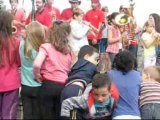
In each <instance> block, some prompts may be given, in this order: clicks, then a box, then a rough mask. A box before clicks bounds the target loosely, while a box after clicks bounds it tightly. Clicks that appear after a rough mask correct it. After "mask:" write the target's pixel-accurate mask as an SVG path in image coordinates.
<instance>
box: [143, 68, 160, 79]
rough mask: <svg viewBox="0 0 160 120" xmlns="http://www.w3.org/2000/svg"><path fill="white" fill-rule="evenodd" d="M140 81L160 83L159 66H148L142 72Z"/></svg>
mask: <svg viewBox="0 0 160 120" xmlns="http://www.w3.org/2000/svg"><path fill="white" fill-rule="evenodd" d="M142 80H143V81H146V80H155V81H157V82H160V67H159V66H149V67H147V68H145V69H144V70H143V73H142Z"/></svg>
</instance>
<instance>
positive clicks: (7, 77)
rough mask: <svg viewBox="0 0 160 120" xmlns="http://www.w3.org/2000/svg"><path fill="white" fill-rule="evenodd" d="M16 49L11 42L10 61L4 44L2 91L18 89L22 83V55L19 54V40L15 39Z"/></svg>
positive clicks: (0, 69) (0, 85) (0, 73)
mask: <svg viewBox="0 0 160 120" xmlns="http://www.w3.org/2000/svg"><path fill="white" fill-rule="evenodd" d="M13 42H14V44H15V49H14V47H13V46H11V43H10V46H9V48H10V61H11V64H9V63H8V60H7V56H6V49H5V47H4V46H3V48H2V53H3V58H4V65H0V92H6V91H10V90H15V89H18V88H19V87H20V85H21V82H20V74H19V67H20V56H19V41H18V40H13Z"/></svg>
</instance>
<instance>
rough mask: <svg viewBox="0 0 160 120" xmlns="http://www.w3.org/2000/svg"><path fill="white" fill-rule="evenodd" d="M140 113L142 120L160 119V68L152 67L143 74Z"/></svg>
mask: <svg viewBox="0 0 160 120" xmlns="http://www.w3.org/2000/svg"><path fill="white" fill-rule="evenodd" d="M142 80H143V81H142V83H141V94H140V111H141V117H142V119H159V118H160V114H159V113H160V67H158V66H150V67H147V68H145V69H144V71H143V74H142Z"/></svg>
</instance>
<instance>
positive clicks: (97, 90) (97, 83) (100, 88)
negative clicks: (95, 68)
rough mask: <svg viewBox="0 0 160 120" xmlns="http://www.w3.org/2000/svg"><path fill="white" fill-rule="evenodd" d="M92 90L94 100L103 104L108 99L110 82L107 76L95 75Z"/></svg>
mask: <svg viewBox="0 0 160 120" xmlns="http://www.w3.org/2000/svg"><path fill="white" fill-rule="evenodd" d="M92 89H93V95H94V100H95V101H97V102H99V103H100V104H103V103H105V102H106V101H107V99H108V98H109V97H110V89H111V80H110V78H109V76H108V75H107V74H96V75H95V76H94V77H93V81H92Z"/></svg>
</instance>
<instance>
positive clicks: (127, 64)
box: [112, 50, 136, 74]
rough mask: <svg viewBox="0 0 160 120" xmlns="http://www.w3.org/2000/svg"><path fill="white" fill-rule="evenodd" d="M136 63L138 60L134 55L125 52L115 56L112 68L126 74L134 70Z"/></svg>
mask: <svg viewBox="0 0 160 120" xmlns="http://www.w3.org/2000/svg"><path fill="white" fill-rule="evenodd" d="M135 61H136V59H135V57H134V55H133V54H132V53H131V52H129V51H127V50H124V51H122V52H120V53H118V54H117V55H116V56H115V59H114V61H113V64H112V68H115V69H117V70H119V71H121V72H123V74H126V73H127V72H129V71H130V70H132V69H134V67H135V63H136V62H135Z"/></svg>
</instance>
